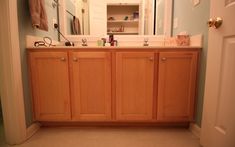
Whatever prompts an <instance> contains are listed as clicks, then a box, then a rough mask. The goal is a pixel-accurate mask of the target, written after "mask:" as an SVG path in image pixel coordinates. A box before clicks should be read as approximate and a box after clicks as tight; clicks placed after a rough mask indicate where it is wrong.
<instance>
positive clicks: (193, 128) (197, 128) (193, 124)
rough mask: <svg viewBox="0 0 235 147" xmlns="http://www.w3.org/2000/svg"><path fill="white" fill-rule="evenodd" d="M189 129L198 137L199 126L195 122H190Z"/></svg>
mask: <svg viewBox="0 0 235 147" xmlns="http://www.w3.org/2000/svg"><path fill="white" fill-rule="evenodd" d="M189 130H190V131H191V132H192V133H193V134H194V135H195V136H197V137H198V138H200V136H201V128H200V127H199V126H198V125H197V124H195V123H190V125H189Z"/></svg>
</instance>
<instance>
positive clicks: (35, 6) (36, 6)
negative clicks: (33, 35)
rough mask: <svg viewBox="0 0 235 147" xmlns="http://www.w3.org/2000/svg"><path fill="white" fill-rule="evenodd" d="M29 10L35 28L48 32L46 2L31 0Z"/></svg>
mask: <svg viewBox="0 0 235 147" xmlns="http://www.w3.org/2000/svg"><path fill="white" fill-rule="evenodd" d="M29 8H30V14H31V21H32V25H33V27H36V28H38V29H40V30H44V31H48V21H47V14H46V10H45V2H44V0H29Z"/></svg>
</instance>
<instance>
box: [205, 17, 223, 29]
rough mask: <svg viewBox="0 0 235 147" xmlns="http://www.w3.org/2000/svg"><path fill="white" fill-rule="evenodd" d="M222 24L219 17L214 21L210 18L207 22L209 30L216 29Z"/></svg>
mask: <svg viewBox="0 0 235 147" xmlns="http://www.w3.org/2000/svg"><path fill="white" fill-rule="evenodd" d="M222 24H223V19H222V18H221V17H216V19H213V18H210V19H209V20H208V22H207V25H208V27H209V28H211V27H213V28H215V29H218V28H219V27H221V25H222Z"/></svg>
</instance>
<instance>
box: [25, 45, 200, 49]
mask: <svg viewBox="0 0 235 147" xmlns="http://www.w3.org/2000/svg"><path fill="white" fill-rule="evenodd" d="M201 48H202V47H201V46H109V47H108V46H104V47H103V46H54V47H53V46H52V47H28V48H27V49H201Z"/></svg>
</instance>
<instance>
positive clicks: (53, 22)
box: [52, 18, 58, 29]
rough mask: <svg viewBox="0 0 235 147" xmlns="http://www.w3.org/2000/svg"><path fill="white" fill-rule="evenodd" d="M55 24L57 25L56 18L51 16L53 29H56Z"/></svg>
mask: <svg viewBox="0 0 235 147" xmlns="http://www.w3.org/2000/svg"><path fill="white" fill-rule="evenodd" d="M55 24H57V25H58V23H57V19H55V18H53V19H52V28H54V29H56V28H55Z"/></svg>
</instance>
